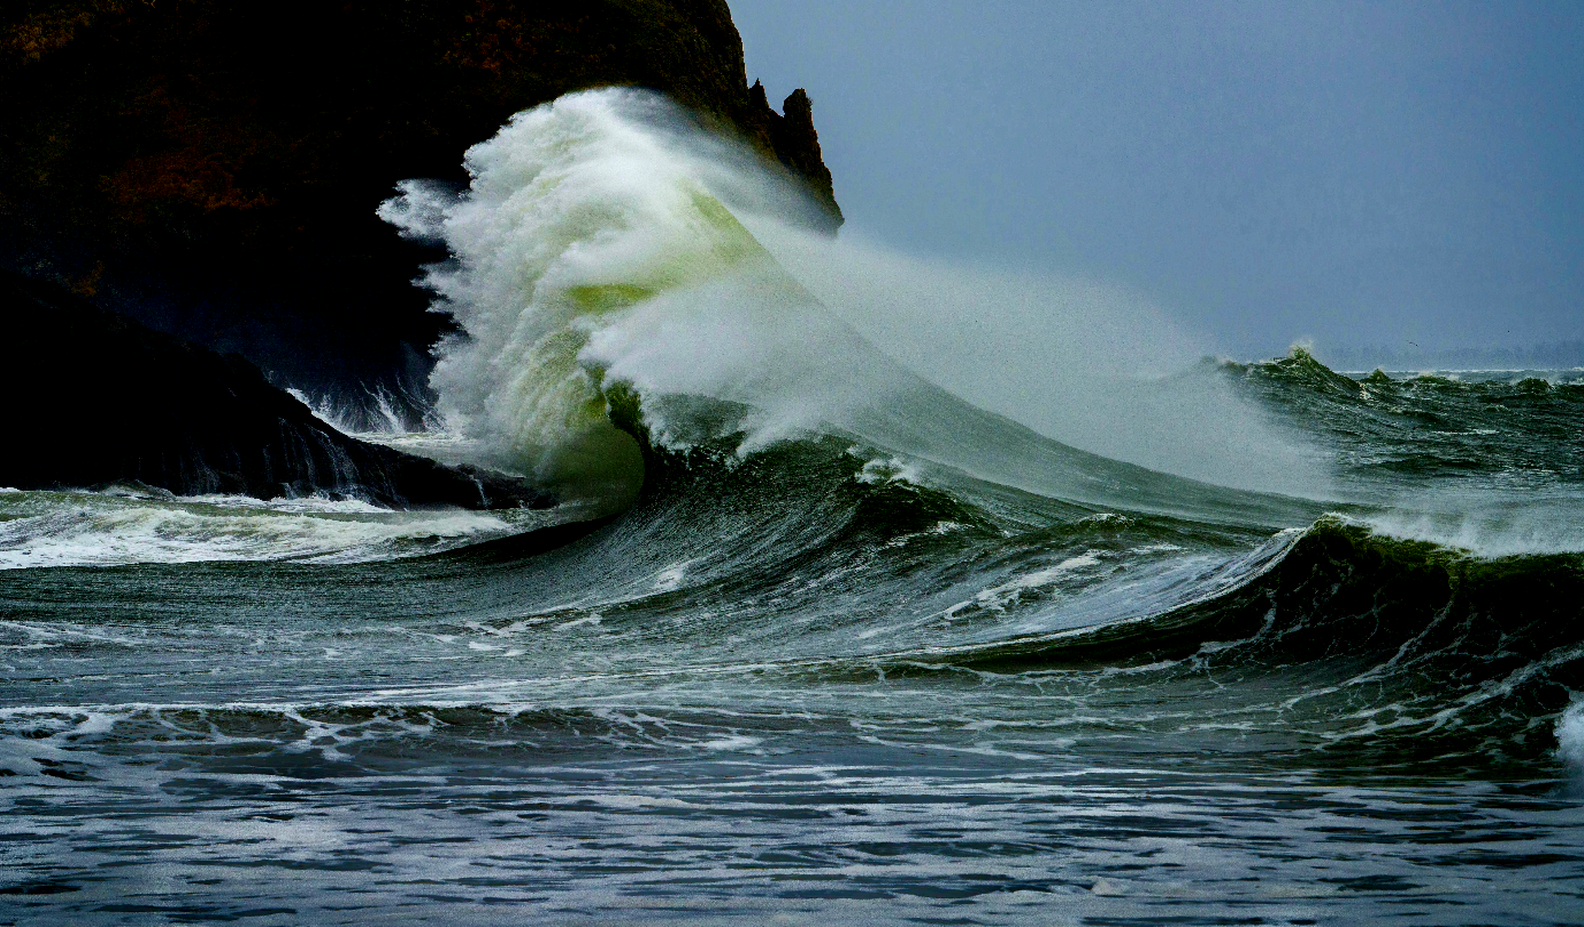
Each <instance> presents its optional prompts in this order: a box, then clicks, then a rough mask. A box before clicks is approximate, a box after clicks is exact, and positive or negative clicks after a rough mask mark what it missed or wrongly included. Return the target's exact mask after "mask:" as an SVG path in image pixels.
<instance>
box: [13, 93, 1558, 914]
mask: <svg viewBox="0 0 1584 927" xmlns="http://www.w3.org/2000/svg"><path fill="white" fill-rule="evenodd" d="M701 131H702V130H699V129H697V128H696V127H691V126H690V124H689V123H687V121H686V119H685V118H683V117H682V116H680V115H678V114H677V113H676V112H675V111H674V110H672V109H670V108H668V105H667V104H664V103H663V101H657V100H654V99H651V98H648V97H645V96H643V95H640V94H633V93H631V92H623V91H605V92H600V93H594V94H582V95H578V96H575V97H569V98H564V99H563V100H562V101H559V102H558V103H557V104H554V105H553V106H550V107H545V108H542V109H540V110H536V111H533V112H530V113H527V114H524V115H522V116H519V117H518V118H517V119H516V120H514V122H513V123H512V124H511V125H510V126H508V127H506V128H505V129H503V131H502V134H501V135H500V136H497V138H496V139H493V140H491V141H490V142H487V143H485V144H483V145H481V146H479V147H478V148H475V149H473V150H472V151H470V152H469V153H468V167H469V171H470V174H471V175H472V176H473V178H474V180H473V183H472V186H471V187H470V188H469V189H468V190H449V189H445V188H442V187H440V186H438V185H426V184H421V183H414V184H411V185H408V186H406V187H405V188H404V191H403V192H402V193H401V194H400V195H399V196H398V197H397V198H396V199H393V200H392V201H391V202H390V203H388V204H386V206H385V207H383V208H382V214H383V215H385V216H386V218H388V219H390V220H391V221H393V222H396V223H397V224H398V225H400V226H402V227H403V228H404V229H405V230H406V231H408V232H409V233H410V234H414V235H420V236H424V237H429V238H432V239H435V240H437V241H439V242H441V243H443V244H444V245H445V246H446V247H447V248H448V249H449V252H450V253H451V255H452V258H451V259H450V260H449V261H447V262H445V263H443V264H440V265H437V266H436V267H435V268H433V269H432V270H431V271H430V275H429V277H428V278H427V283H426V285H428V286H429V287H430V288H431V289H433V290H434V291H435V292H436V294H437V297H436V298H437V304H436V308H437V309H439V310H440V311H445V312H448V313H450V314H451V315H452V316H453V318H455V319H456V320H457V323H458V326H459V335H458V336H456V337H455V338H453V339H451V340H450V341H448V342H446V343H445V344H442V345H441V346H440V347H439V348H438V349H437V367H436V373H435V377H434V379H433V380H432V381H431V388H432V390H433V392H434V395H435V407H434V409H433V410H432V413H433V414H432V415H431V416H430V420H431V421H432V422H434V423H437V424H436V425H435V427H434V428H433V429H431V430H430V431H427V432H422V433H396V432H394V431H389V432H386V433H381V434H367V435H365V436H366V437H369V438H371V439H375V440H381V441H384V442H386V443H389V444H392V445H394V446H399V447H403V448H407V449H411V450H418V451H422V452H426V453H430V454H432V455H434V456H436V457H439V458H441V459H450V460H456V459H466V460H470V461H475V462H479V463H484V464H489V465H493V466H499V467H502V468H508V469H516V470H517V471H519V472H525V473H530V474H532V475H535V476H537V477H539V478H541V479H543V480H545V481H546V483H547V485H550V486H553V487H554V488H555V490H556V491H557V493H558V495H559V496H560V497H561V498H562V499H564V500H565V501H564V502H563V504H562V505H560V506H558V507H556V508H553V509H550V510H548V511H543V512H541V511H535V512H527V511H524V512H495V513H471V512H457V511H415V512H393V511H388V510H385V509H380V508H378V507H376V506H372V505H369V504H368V503H366V502H363V501H360V500H358V499H356V498H342V499H297V500H275V501H272V502H260V501H257V500H249V499H241V498H235V497H205V498H175V497H171V496H169V495H168V494H165V493H161V492H158V491H154V490H150V489H148V488H147V487H139V486H119V487H100V488H97V489H95V490H92V491H90V490H81V491H60V492H18V491H15V490H9V491H3V492H0V924H19V925H20V924H29V925H33V924H39V925H43V924H50V925H54V924H61V925H112V924H114V925H155V924H218V923H245V924H260V925H271V924H325V925H332V924H348V925H351V924H375V923H378V924H440V925H453V924H454V925H475V924H476V925H502V924H554V925H576V924H654V923H677V924H818V925H831V924H1040V925H1047V924H1086V925H1159V924H1185V925H1188V924H1192V925H1198V924H1204V925H1210V924H1270V925H1286V924H1362V923H1371V924H1373V923H1391V924H1404V925H1409V924H1412V925H1427V927H1440V925H1463V924H1467V925H1477V924H1497V925H1531V924H1532V925H1564V924H1578V923H1584V371H1556V370H1552V371H1475V372H1467V371H1465V372H1451V371H1439V372H1418V371H1397V372H1384V371H1376V372H1368V373H1365V372H1360V373H1354V374H1343V373H1338V372H1335V371H1332V370H1329V369H1327V368H1326V367H1325V366H1324V365H1323V364H1321V363H1320V362H1319V361H1318V360H1317V359H1316V358H1315V357H1314V356H1313V355H1312V354H1310V353H1309V352H1308V351H1306V350H1303V349H1295V350H1294V351H1293V352H1292V353H1291V354H1289V355H1288V356H1286V357H1284V358H1281V359H1277V360H1272V361H1265V362H1260V363H1249V364H1245V363H1236V362H1232V361H1227V360H1208V359H1207V360H1203V361H1197V362H1193V363H1190V364H1188V365H1187V366H1185V367H1180V368H1176V369H1163V370H1162V371H1161V372H1160V373H1158V374H1156V375H1150V376H1139V375H1137V374H1131V375H1130V376H1129V377H1128V378H1126V379H1125V382H1124V380H1123V379H1117V380H1114V381H1113V380H1105V379H1103V378H1102V377H1100V375H1099V374H1096V379H1095V380H1094V384H1093V385H1092V386H1091V387H1085V386H1083V385H1082V384H1081V383H1080V384H1078V385H1073V386H1064V387H1062V389H1060V390H1052V391H1051V392H1052V395H1051V397H1050V399H1049V401H1050V402H1051V403H1053V404H1057V405H1061V404H1066V405H1070V406H1072V407H1073V408H1074V409H1075V411H1074V412H1073V413H1072V414H1073V415H1074V416H1080V415H1081V414H1086V413H1085V410H1095V409H1099V410H1101V412H1100V413H1099V414H1101V415H1103V416H1105V417H1106V418H1105V422H1109V427H1110V428H1112V429H1113V430H1115V432H1116V433H1117V434H1116V436H1115V438H1116V440H1115V442H1114V443H1107V441H1108V440H1110V438H1108V437H1107V436H1106V435H1105V434H1103V432H1104V430H1105V429H1104V428H1100V429H1097V428H1096V427H1095V426H1094V421H1095V419H1087V420H1081V419H1080V418H1073V419H1072V421H1074V422H1075V423H1077V424H1075V425H1074V426H1073V427H1074V428H1075V429H1077V430H1076V431H1075V432H1074V433H1075V434H1082V435H1085V436H1086V437H1085V438H1084V440H1083V441H1082V442H1079V445H1081V446H1078V445H1075V444H1073V443H1065V442H1064V441H1063V440H1062V439H1063V438H1064V437H1065V436H1064V435H1063V434H1058V433H1053V432H1056V431H1059V430H1060V429H1059V427H1056V426H1053V425H1052V424H1051V423H1052V422H1056V423H1058V425H1059V422H1060V421H1061V420H1062V419H1060V417H1059V416H1057V415H1056V414H1055V412H1050V411H1049V410H1047V411H1046V412H1042V413H1040V414H1039V415H1035V414H1033V413H1032V412H1031V413H1030V414H1029V415H1019V414H1018V411H1019V410H1018V409H1017V408H1016V407H1013V406H1006V407H1003V408H1000V409H993V408H989V406H993V405H994V402H992V401H989V400H984V399H983V398H982V397H977V396H976V397H974V398H975V399H976V400H978V401H975V402H970V401H969V400H968V399H966V398H963V397H962V396H961V395H959V394H958V393H954V392H953V391H952V390H951V389H949V388H948V387H947V386H946V385H942V384H943V383H945V382H946V381H947V380H948V379H949V378H948V377H947V376H945V374H943V373H941V372H940V371H933V370H930V369H925V368H922V367H921V366H920V365H918V364H909V363H906V362H905V361H904V360H903V358H905V357H906V356H907V352H906V351H905V350H904V349H903V348H902V347H898V346H896V345H887V344H886V343H884V342H883V341H881V340H877V339H878V336H877V335H875V334H874V333H875V332H876V331H879V327H878V326H876V325H874V324H868V325H867V327H866V323H865V321H864V320H863V319H861V318H855V317H843V316H840V315H839V313H836V312H835V310H833V309H832V310H830V311H826V310H823V309H820V308H819V307H820V304H821V303H822V295H821V294H819V293H818V292H817V291H818V290H819V280H817V279H814V278H812V277H809V278H806V279H805V278H801V277H799V276H798V272H797V271H793V270H788V269H787V268H789V267H792V266H793V265H794V264H797V266H800V267H802V266H805V265H803V264H798V262H796V261H794V260H793V259H792V258H789V257H784V256H783V255H780V254H778V253H777V252H776V250H775V247H774V246H772V245H771V244H769V243H770V242H772V241H775V240H778V239H777V236H778V234H780V233H777V232H776V231H775V230H774V229H772V228H769V227H767V226H766V225H765V224H764V222H765V220H764V218H763V216H764V215H765V214H766V213H771V212H774V211H775V210H776V209H779V208H782V207H781V206H779V205H776V204H775V203H771V204H769V205H767V201H766V197H768V196H769V194H765V193H763V190H761V189H760V188H759V186H755V185H756V184H757V185H760V186H769V185H771V182H770V181H766V180H763V179H762V178H759V177H758V176H757V175H754V174H752V172H751V171H750V169H749V168H746V167H744V166H743V161H742V160H740V159H735V158H736V156H735V155H734V154H733V153H732V151H731V150H728V149H722V148H718V147H714V143H713V142H709V141H707V140H705V141H701V140H700V135H699V133H700V132H701ZM734 159H735V160H734ZM723 165H724V166H723ZM754 170H757V169H754ZM745 176H747V177H748V180H744V179H743V178H744V177H745ZM723 177H724V179H723ZM750 181H751V183H750ZM777 195H779V194H777ZM772 199H773V198H772ZM777 202H778V201H777ZM834 273H835V271H832V274H834ZM823 302H824V304H826V305H828V306H834V305H836V301H834V300H832V299H829V298H823ZM991 308H993V307H991ZM1070 309H1071V306H1068V307H1067V310H1070ZM1053 311H1054V310H1053ZM871 322H872V320H871ZM942 324H946V323H945V322H942ZM941 363H942V364H943V365H944V364H946V363H948V360H947V359H945V358H943V359H942V362H941ZM991 373H993V371H986V376H987V377H988V376H990V375H991ZM1052 376H1053V377H1054V376H1056V374H1052ZM1063 382H1068V381H1063ZM1074 382H1076V381H1074ZM1086 390H1087V391H1086ZM1119 391H1120V392H1119ZM1118 395H1124V396H1126V397H1127V399H1126V403H1125V404H1124V405H1125V406H1126V408H1121V407H1118V406H1117V405H1116V397H1117V396H1118ZM1184 397H1188V399H1189V400H1191V401H1192V402H1193V403H1194V404H1195V406H1196V407H1198V408H1207V407H1208V406H1206V404H1211V405H1213V407H1214V408H1213V412H1214V414H1213V415H1209V416H1206V417H1205V419H1204V421H1205V422H1206V424H1203V425H1197V424H1195V425H1193V426H1192V427H1191V428H1190V429H1189V431H1191V432H1196V433H1200V434H1202V435H1203V436H1205V441H1206V443H1205V445H1204V446H1203V447H1200V448H1198V449H1197V450H1195V452H1194V453H1193V454H1185V453H1178V451H1179V450H1181V449H1182V448H1183V447H1188V446H1189V445H1192V444H1193V442H1194V440H1195V435H1194V434H1191V433H1189V432H1187V431H1185V432H1183V436H1182V437H1181V438H1173V439H1172V440H1171V441H1169V442H1163V445H1162V446H1160V447H1152V446H1149V445H1148V444H1147V443H1146V444H1138V443H1133V444H1129V443H1128V442H1127V441H1126V440H1124V439H1125V438H1127V437H1128V436H1129V435H1137V434H1157V433H1166V431H1163V429H1164V430H1169V429H1170V428H1172V427H1176V426H1175V425H1174V424H1173V422H1174V421H1175V422H1176V423H1177V424H1178V425H1180V424H1181V422H1182V421H1183V416H1182V415H1181V414H1179V412H1176V411H1173V410H1180V409H1181V402H1182V401H1183V400H1184ZM992 398H993V397H992ZM1152 403H1153V405H1152ZM1174 403H1175V404H1174ZM1152 409H1153V410H1154V411H1151V410H1152ZM1129 410H1133V411H1129ZM1161 410H1165V412H1162V411H1161ZM323 414H325V415H326V416H333V415H334V414H335V412H334V410H324V413H323ZM1152 416H1155V417H1153V418H1152ZM1238 416H1243V417H1244V418H1246V421H1247V424H1246V425H1241V426H1239V428H1238V429H1237V430H1236V435H1238V436H1239V438H1238V440H1232V439H1230V438H1227V437H1226V435H1227V434H1229V432H1226V431H1225V430H1224V429H1222V428H1221V427H1220V426H1221V425H1222V424H1224V423H1225V422H1226V421H1228V420H1230V419H1233V418H1237V417H1238ZM1167 419H1172V421H1168V420H1167ZM1211 419H1214V420H1215V421H1211ZM1085 421H1087V422H1088V424H1084V422H1085ZM1239 421H1242V419H1239ZM1027 422H1035V423H1036V424H1038V425H1039V426H1040V427H1039V428H1038V429H1036V428H1033V427H1029V425H1028V424H1026V423H1027ZM84 427H92V426H91V423H85V425H84ZM1084 429H1088V430H1087V431H1086V430H1084ZM1168 445H1169V446H1168ZM1283 455H1287V456H1283ZM1271 460H1289V461H1290V463H1289V464H1287V465H1285V466H1283V467H1272V466H1270V465H1269V462H1270V461H1271ZM1248 461H1255V462H1256V463H1258V466H1255V465H1254V464H1253V463H1248V464H1247V465H1245V464H1246V462H1248Z"/></svg>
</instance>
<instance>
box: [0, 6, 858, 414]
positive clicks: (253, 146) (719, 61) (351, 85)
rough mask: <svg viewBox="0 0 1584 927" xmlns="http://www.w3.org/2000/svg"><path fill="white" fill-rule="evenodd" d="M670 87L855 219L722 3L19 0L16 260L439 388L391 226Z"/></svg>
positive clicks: (0, 110)
mask: <svg viewBox="0 0 1584 927" xmlns="http://www.w3.org/2000/svg"><path fill="white" fill-rule="evenodd" d="M611 84H618V85H633V86H642V87H648V88H653V89H657V90H660V91H663V92H665V93H668V94H670V95H671V96H673V97H674V98H676V99H678V100H679V101H681V102H683V103H685V104H687V105H688V106H689V107H691V108H693V109H694V110H695V111H697V112H699V113H700V114H702V118H704V119H706V120H709V121H712V122H714V123H716V124H717V125H719V126H722V127H727V128H730V129H732V130H734V131H736V132H737V133H739V134H740V135H742V136H743V137H745V138H746V139H748V140H749V141H750V142H751V143H752V144H754V145H756V146H758V147H759V148H760V149H761V150H762V151H764V152H765V153H766V156H767V158H768V159H770V160H771V161H773V162H774V163H779V164H780V165H783V166H784V167H785V168H786V169H787V170H788V171H791V172H792V173H794V174H795V175H797V176H799V177H801V178H803V179H804V180H805V181H806V182H807V184H808V186H809V188H810V189H811V191H813V194H814V196H815V197H816V198H817V199H818V200H820V201H821V202H823V203H824V204H825V206H826V207H827V215H828V218H829V222H830V225H831V227H833V228H834V226H835V225H836V224H838V223H839V222H840V212H839V210H838V208H837V206H836V202H835V199H834V197H833V195H832V191H831V183H830V173H829V171H827V170H826V169H825V166H824V164H823V162H822V160H821V157H820V152H819V145H818V140H817V137H816V135H815V132H814V127H813V121H812V116H811V109H810V104H809V101H808V98H807V96H806V95H805V94H803V92H802V91H798V92H797V93H794V94H793V95H792V96H791V97H789V98H788V100H787V102H786V104H785V105H784V106H785V115H782V114H779V113H776V112H775V111H774V110H773V109H772V108H771V106H770V105H769V103H768V101H767V100H766V98H765V95H764V92H763V89H762V88H758V87H756V88H750V87H749V86H748V83H747V77H746V74H745V71H744V66H743V57H742V43H741V40H740V39H739V37H738V35H737V32H736V29H735V27H734V26H733V25H732V22H731V17H730V12H729V10H728V9H727V7H726V4H725V2H724V0H157V2H156V0H11V2H8V3H6V4H5V5H4V6H3V7H0V266H10V267H11V268H13V269H20V270H22V271H23V272H24V273H27V274H29V275H31V276H36V277H46V278H51V279H54V280H56V281H59V282H61V283H63V284H65V285H67V286H69V287H71V288H73V289H74V290H76V291H77V292H78V293H80V294H83V295H85V296H87V297H90V298H92V299H93V300H94V301H95V302H96V303H98V304H99V305H101V306H104V307H108V308H110V309H113V310H115V311H119V312H124V313H127V314H129V315H132V316H133V317H135V318H137V319H139V320H141V321H143V322H145V323H147V324H148V325H150V326H151V327H153V328H156V329H159V330H162V331H165V332H168V333H172V334H175V335H178V336H180V337H182V338H185V339H188V340H191V341H195V342H197V343H199V344H201V345H204V346H207V347H211V348H215V349H218V350H221V351H234V352H239V353H241V354H243V355H245V356H247V357H248V358H250V359H251V360H253V361H254V362H256V363H258V364H259V365H260V366H262V367H264V368H266V369H268V370H270V371H272V372H273V374H275V375H276V376H277V377H278V378H280V379H284V380H287V381H290V382H293V383H295V384H298V385H302V386H306V387H313V388H318V389H321V390H326V391H330V392H334V391H337V390H342V391H356V390H357V389H358V388H359V386H360V385H373V384H383V385H386V386H391V385H397V384H395V383H393V381H401V380H405V381H407V382H408V383H409V384H410V383H413V382H422V379H423V376H424V372H425V370H426V366H425V365H426V363H427V348H428V346H429V345H430V344H431V343H432V342H433V340H434V338H435V337H436V336H437V335H438V334H439V326H440V325H441V324H442V323H441V322H440V321H439V320H438V319H437V317H436V316H434V315H432V314H428V313H426V312H425V306H426V296H425V295H424V294H423V293H421V292H419V291H418V290H416V289H415V288H413V287H412V286H410V284H409V281H410V280H411V279H412V278H413V276H414V275H415V274H416V272H417V267H418V265H419V264H420V263H422V262H424V261H425V260H432V259H434V258H435V257H436V255H434V254H433V253H429V252H425V251H423V250H422V249H421V248H420V247H419V246H417V245H413V244H411V243H406V242H403V241H402V240H401V239H399V238H398V237H397V236H396V234H395V232H394V231H393V230H391V229H390V228H388V227H386V226H385V225H383V224H382V223H381V222H380V221H379V220H378V219H376V218H375V216H374V208H375V206H376V205H377V204H378V203H379V202H380V201H381V200H382V199H384V198H385V197H387V196H388V195H389V194H390V192H391V189H392V186H393V184H394V183H395V182H396V181H397V180H399V179H402V178H407V177H440V178H445V177H456V178H457V179H460V177H458V176H457V175H458V172H459V169H460V168H459V163H460V158H461V153H462V151H463V150H465V149H466V148H467V147H468V146H469V145H471V144H472V143H474V142H477V141H479V140H481V139H484V138H486V137H488V136H489V135H490V134H492V133H493V132H494V131H495V129H496V128H497V127H498V126H499V125H500V124H501V123H502V122H504V121H505V119H506V118H507V117H508V116H510V115H511V114H512V113H514V112H517V111H519V110H522V109H524V108H527V107H530V106H534V105H537V104H540V103H543V102H546V101H548V100H552V99H554V98H555V97H557V96H560V95H561V94H563V93H565V92H568V91H571V90H576V89H580V88H585V87H590V86H598V85H611Z"/></svg>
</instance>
